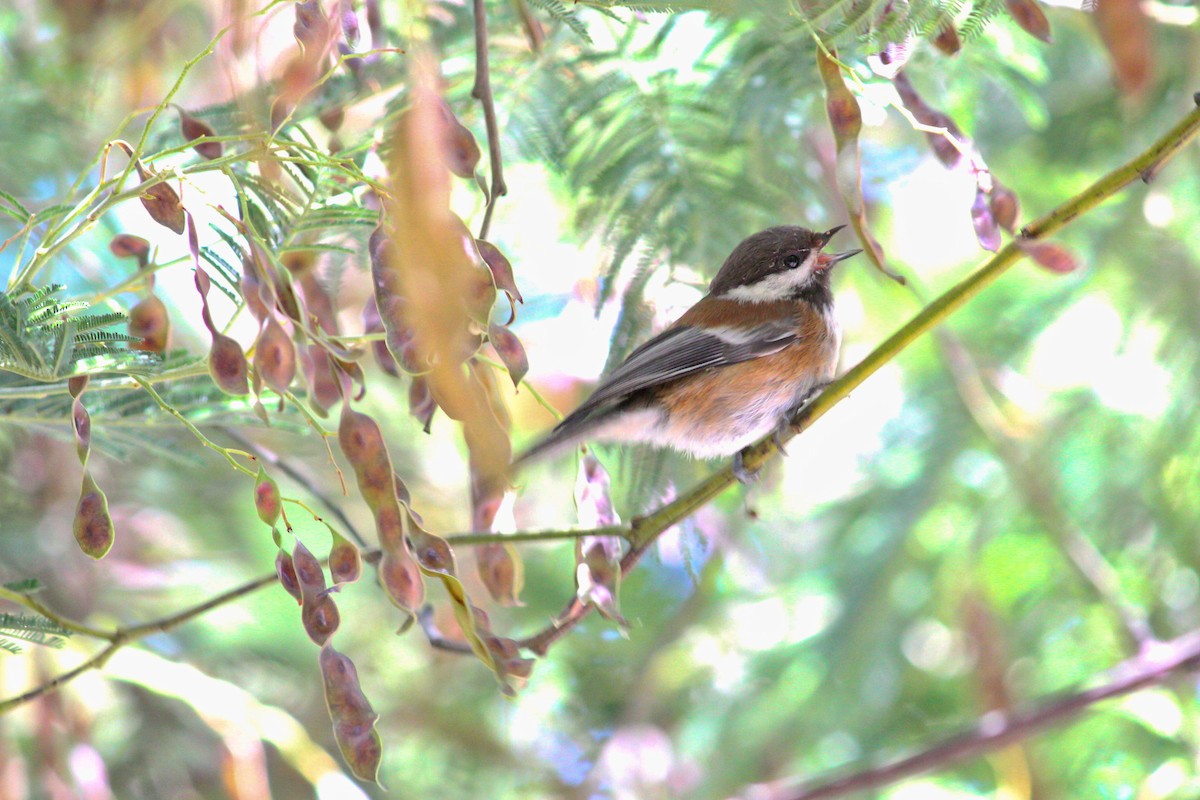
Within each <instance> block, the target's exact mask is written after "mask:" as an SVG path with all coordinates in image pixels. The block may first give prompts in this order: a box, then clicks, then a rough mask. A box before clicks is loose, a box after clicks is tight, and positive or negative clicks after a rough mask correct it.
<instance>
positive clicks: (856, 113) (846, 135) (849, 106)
mask: <svg viewBox="0 0 1200 800" xmlns="http://www.w3.org/2000/svg"><path fill="white" fill-rule="evenodd" d="M830 52H831V54H832V55H836V53H835V52H834V51H830ZM817 72H819V73H820V75H821V82H822V83H824V84H825V113H826V114H827V115H828V116H829V127H830V129H831V130H832V131H833V138H834V141H835V142H836V144H837V150H838V152H839V153H840V152H841V151H842V149H843V148H844V147H846V145H848V144H853V143H856V142H857V141H858V134H859V132H860V131H861V130H862V111H861V109H859V107H858V99H857V98H856V97H855V96H854V92H852V91H850V87H848V86H846V81H845V79H843V78H842V70H841V67H839V66H838V64H837V62H836V61H834V60H833V58H831V57H830V56H828V55H826V54H825V52H824V51H823V50H821V49H820V48H818V49H817Z"/></svg>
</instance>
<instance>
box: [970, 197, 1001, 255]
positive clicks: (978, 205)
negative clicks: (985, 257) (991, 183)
mask: <svg viewBox="0 0 1200 800" xmlns="http://www.w3.org/2000/svg"><path fill="white" fill-rule="evenodd" d="M971 222H972V224H974V226H975V238H977V239H978V240H979V245H980V247H982V248H983V249H984V250H989V251H991V252H993V253H994V252H996V251H997V250H999V249H1000V227H999V226H998V225H997V224H996V218H995V217H993V216H992V209H991V207H990V206H989V205H988V196H987V193H986V192H984V190H983V187H978V188H976V190H975V200H974V202H972V203H971Z"/></svg>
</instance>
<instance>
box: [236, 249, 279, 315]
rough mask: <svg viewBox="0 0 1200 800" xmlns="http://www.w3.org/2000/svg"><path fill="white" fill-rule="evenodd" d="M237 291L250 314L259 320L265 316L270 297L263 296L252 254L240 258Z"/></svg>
mask: <svg viewBox="0 0 1200 800" xmlns="http://www.w3.org/2000/svg"><path fill="white" fill-rule="evenodd" d="M238 291H240V292H241V294H242V299H243V300H245V301H246V308H248V309H249V310H250V314H251V315H252V316H253V317H254V318H255V319H256V320H258V321H259V322H262V321H263V320H264V319H266V318H267V314H269V313H270V311H269V308H270V305H271V300H270V297H269V296H268V297H265V298H264V297H263V290H262V281H261V280H260V279H259V276H258V268H257V267H256V266H255V264H254V259H253V257H252V256H246V257H245V258H243V259H242V279H241V281H239V282H238Z"/></svg>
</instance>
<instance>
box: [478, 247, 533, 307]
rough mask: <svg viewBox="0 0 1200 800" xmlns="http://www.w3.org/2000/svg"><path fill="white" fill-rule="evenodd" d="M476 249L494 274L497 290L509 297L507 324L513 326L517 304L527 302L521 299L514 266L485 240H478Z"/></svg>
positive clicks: (493, 279)
mask: <svg viewBox="0 0 1200 800" xmlns="http://www.w3.org/2000/svg"><path fill="white" fill-rule="evenodd" d="M475 247H476V248H477V249H478V250H479V256H480V257H481V258H482V259H483V262H484V263H485V264H487V266H488V269H489V270H491V272H492V283H493V284H494V285H495V287H496V288H497V289H499V290H501V291H502V292H504V293H505V294H506V295H508V305H509V315H508V322H507V323H506V324H508V325H511V324H512V323H513V320H515V319H516V318H517V306H516V303H524V302H525V298H523V297H521V290H520V289H518V288H517V281H516V278H515V277H514V276H513V268H512V264H511V263H510V262H509V260H508V259H507V258H506V257H505V255H504V253H502V252H500V248H498V247H496V245H494V244H492V243H491V242H489V241H487V240H485V239H476V240H475Z"/></svg>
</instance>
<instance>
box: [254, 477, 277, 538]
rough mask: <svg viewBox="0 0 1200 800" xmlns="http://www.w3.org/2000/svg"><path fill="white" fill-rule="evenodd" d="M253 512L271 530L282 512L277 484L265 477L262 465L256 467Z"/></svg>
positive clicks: (272, 479)
mask: <svg viewBox="0 0 1200 800" xmlns="http://www.w3.org/2000/svg"><path fill="white" fill-rule="evenodd" d="M254 510H255V511H257V512H258V518H259V519H261V520H262V521H263V522H265V523H267V524H268V525H270V526H271V527H272V528H274V527H275V524H276V523H277V522H279V516H280V514H281V513H282V512H283V501H282V500H281V499H280V496H279V484H277V483H276V482H275V480H274V478H271V477H269V476H268V475H267V471H266V470H265V469H263V467H262V464H259V465H258V477H257V478H256V479H255V481H254Z"/></svg>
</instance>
